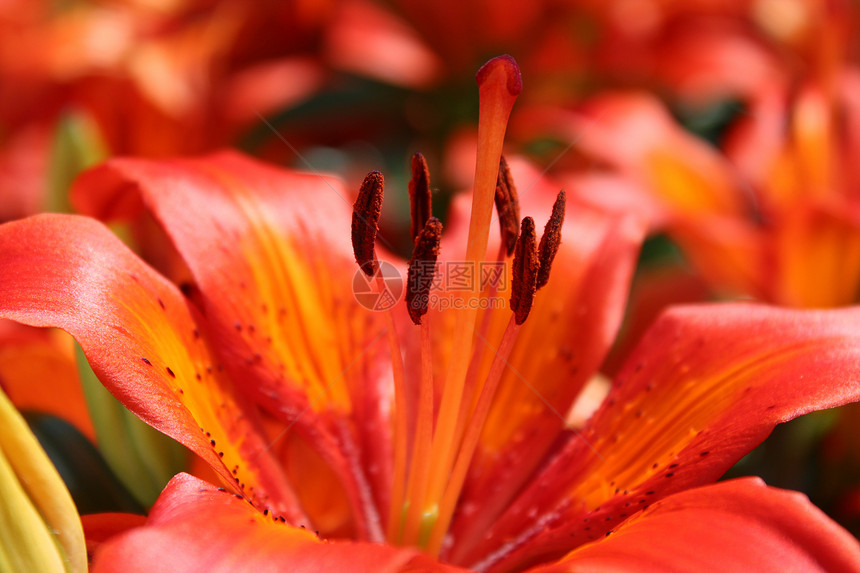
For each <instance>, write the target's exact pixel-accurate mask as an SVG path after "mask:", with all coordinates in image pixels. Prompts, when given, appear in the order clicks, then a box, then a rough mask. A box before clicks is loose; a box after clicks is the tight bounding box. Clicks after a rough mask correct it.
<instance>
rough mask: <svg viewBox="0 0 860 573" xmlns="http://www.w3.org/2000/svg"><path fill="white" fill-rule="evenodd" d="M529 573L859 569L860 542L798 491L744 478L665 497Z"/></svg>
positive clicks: (706, 572)
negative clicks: (585, 543)
mask: <svg viewBox="0 0 860 573" xmlns="http://www.w3.org/2000/svg"><path fill="white" fill-rule="evenodd" d="M530 571H533V573H563V572H567V571H629V572H630V573H636V572H643V573H644V572H646V571H675V572H681V571H700V572H702V573H708V572H713V573H720V572H723V571H761V572H772V573H784V572H797V573H801V572H803V573H806V572H813V571H818V572H822V573H823V572H824V571H860V545H858V543H857V540H856V539H854V538H853V537H852V536H851V535H850V534H849V533H848V532H847V531H845V530H844V529H842V528H841V527H839V526H838V525H837V524H836V523H835V522H834V521H832V520H831V519H830V518H829V517H827V516H826V515H825V514H824V513H822V512H821V510H819V509H818V508H816V507H815V506H814V505H812V504H811V503H810V502H809V500H808V499H807V498H806V496H804V495H803V494H800V493H797V492H793V491H786V490H780V489H775V488H770V487H767V486H765V485H764V483H763V482H762V481H761V480H759V479H757V478H746V479H739V480H731V481H728V482H723V483H719V484H716V485H710V486H705V487H700V488H696V489H693V490H690V491H686V492H683V493H679V494H675V495H672V496H669V497H667V498H666V499H663V500H661V501H658V502H657V503H655V504H654V505H652V506H651V507H649V508H648V509H647V510H645V511H643V512H641V513H640V514H638V515H636V516H635V517H633V518H631V519H628V520H627V521H626V522H625V523H624V524H622V525H621V526H620V527H618V528H617V529H615V530H613V532H612V534H611V535H609V536H608V537H605V538H603V539H601V540H599V541H596V542H594V543H591V544H588V545H585V546H583V547H580V548H579V549H576V550H574V551H572V552H571V553H569V554H567V555H566V556H565V557H564V558H563V559H562V560H561V561H560V562H558V563H556V564H553V565H549V566H547V567H539V568H537V569H534V570H530Z"/></svg>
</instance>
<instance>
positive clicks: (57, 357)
mask: <svg viewBox="0 0 860 573" xmlns="http://www.w3.org/2000/svg"><path fill="white" fill-rule="evenodd" d="M48 381H50V382H48ZM47 385H49V386H50V387H46V386H47ZM0 387H2V389H3V391H4V392H5V393H6V395H7V396H9V399H10V400H11V401H12V403H13V404H15V407H16V408H17V409H18V410H21V411H22V412H25V411H33V412H41V413H44V414H51V415H52V416H57V417H59V418H62V419H64V420H66V421H67V422H69V423H70V424H72V425H74V426H75V427H76V428H77V429H78V430H80V431H81V433H82V434H84V435H85V436H86V437H87V438H89V439H90V440H94V438H95V432H94V430H93V424H92V421H91V420H90V415H89V412H88V410H87V404H86V402H85V401H84V395H83V392H81V383H80V380H78V374H77V369H76V366H75V355H74V346H73V343H72V340H71V338H69V337H68V335H66V334H65V333H62V332H60V331H46V330H42V329H35V328H28V327H25V326H22V325H20V324H16V323H14V322H11V321H10V322H8V323H7V322H4V323H3V324H0Z"/></svg>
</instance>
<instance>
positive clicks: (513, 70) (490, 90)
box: [422, 56, 522, 514]
mask: <svg viewBox="0 0 860 573" xmlns="http://www.w3.org/2000/svg"><path fill="white" fill-rule="evenodd" d="M476 79H477V81H478V96H479V100H480V101H479V112H478V155H477V161H476V164H475V182H474V185H473V192H472V214H471V218H470V221H469V236H468V237H469V238H468V241H469V242H468V244H467V246H466V257H465V262H466V264H470V265H472V266H473V267H474V268H478V265H479V264H480V263H482V262H483V261H484V258H485V257H486V254H487V243H488V240H489V236H488V235H489V229H490V221H491V219H492V215H493V202H494V201H493V200H494V197H495V191H496V181H497V180H498V174H499V161H500V160H501V156H502V144H503V142H504V137H505V130H506V129H507V123H508V117H509V116H510V113H511V109H512V108H513V105H514V101H516V98H517V96H518V95H519V93H520V91H521V89H522V78H521V76H520V70H519V67H517V64H516V61H514V59H513V58H512V57H510V56H500V57H498V58H493V59H492V60H490V61H489V62H487V63H486V64H485V65H484V66H483V67H482V68H481V69H480V70H479V71H478V74H477V76H476ZM463 294H464V295H465V296H470V297H473V298H477V297H479V296H480V295H481V289H480V287H478V286H476V287H475V288H473V289H471V290H470V291H469V292H465V293H463ZM477 315H478V311H477V307H475V306H474V305H473V306H471V307H470V306H469V305H467V307H466V308H459V309H457V311H456V317H455V322H454V331H453V333H452V338H451V348H452V352H451V358H450V361H449V363H448V371H447V372H446V376H445V385H444V389H443V391H442V400H441V402H440V406H439V414H438V418H437V423H436V431H435V433H434V434H433V449H432V452H433V453H432V459H433V462H434V465H433V466H432V468H431V471H432V475H431V479H430V481H429V485H428V490H427V496H426V499H424V500H423V502H422V507H423V508H424V510H425V511H426V512H429V513H431V514H432V513H435V509H434V508H437V507H438V501H439V500H440V498H441V496H442V493H443V492H444V490H445V486H446V483H447V481H448V477H449V475H450V470H451V467H452V465H453V463H454V455H455V453H456V451H457V448H458V446H459V444H458V443H457V442H458V440H456V439H455V437H456V432H457V427H458V418H459V413H460V404H461V401H462V399H463V389H464V385H465V383H466V374H467V370H468V368H469V361H470V360H469V358H470V356H471V354H472V346H473V337H474V333H475V322H476V320H477Z"/></svg>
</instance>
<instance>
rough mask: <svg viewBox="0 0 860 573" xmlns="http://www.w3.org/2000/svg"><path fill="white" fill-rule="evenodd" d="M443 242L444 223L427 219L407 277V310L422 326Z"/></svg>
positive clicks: (417, 242) (435, 219)
mask: <svg viewBox="0 0 860 573" xmlns="http://www.w3.org/2000/svg"><path fill="white" fill-rule="evenodd" d="M441 240H442V222H441V221H440V220H439V219H437V218H436V217H431V218H429V219H427V223H425V225H424V228H423V229H422V230H421V232H420V233H419V234H418V238H417V239H416V241H415V251H414V252H413V253H412V260H411V261H409V272H408V274H407V276H406V308H407V310H408V311H409V317H410V318H411V319H412V322H414V323H415V324H421V317H422V316H424V315H425V314H426V313H427V305H428V302H429V298H430V287H431V285H432V284H433V275H434V274H435V272H436V258H437V257H438V256H439V243H440V241H441Z"/></svg>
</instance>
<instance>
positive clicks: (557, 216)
mask: <svg viewBox="0 0 860 573" xmlns="http://www.w3.org/2000/svg"><path fill="white" fill-rule="evenodd" d="M566 205H567V195H566V193H565V192H564V189H562V190H561V191H559V193H558V197H556V199H555V203H554V204H553V206H552V215H550V217H549V221H547V222H546V227H544V230H543V235H542V236H541V238H540V245H538V258H539V259H540V270H539V271H538V276H537V288H543V287H544V286H545V285H546V283H547V282H548V281H549V271H550V269H551V268H552V261H553V260H554V259H555V255H556V254H557V253H558V248H559V246H561V228H562V227H563V226H564V211H565V208H566Z"/></svg>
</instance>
